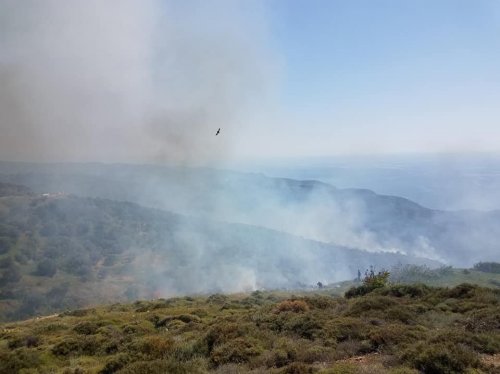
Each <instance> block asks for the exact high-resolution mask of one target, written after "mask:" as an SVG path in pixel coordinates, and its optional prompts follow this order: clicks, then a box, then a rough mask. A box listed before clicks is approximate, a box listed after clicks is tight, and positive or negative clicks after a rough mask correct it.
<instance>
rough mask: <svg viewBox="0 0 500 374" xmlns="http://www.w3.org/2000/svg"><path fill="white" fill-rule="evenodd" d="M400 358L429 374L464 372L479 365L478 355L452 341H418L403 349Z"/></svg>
mask: <svg viewBox="0 0 500 374" xmlns="http://www.w3.org/2000/svg"><path fill="white" fill-rule="evenodd" d="M402 359H403V360H405V361H407V362H408V363H409V364H411V365H412V366H413V367H414V368H415V369H417V370H420V371H422V372H424V373H429V374H434V373H435V374H453V373H464V372H465V371H466V369H468V368H471V367H472V368H477V367H479V366H480V361H479V356H478V354H477V353H475V352H474V351H472V350H471V349H469V348H467V347H465V346H464V345H461V344H454V343H450V342H448V343H419V344H418V345H416V346H415V347H414V348H411V349H409V350H407V351H405V352H404V353H403V355H402Z"/></svg>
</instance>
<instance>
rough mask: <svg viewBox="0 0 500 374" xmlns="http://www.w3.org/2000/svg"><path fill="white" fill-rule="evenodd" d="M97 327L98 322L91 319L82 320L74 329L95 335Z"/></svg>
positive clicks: (77, 331)
mask: <svg viewBox="0 0 500 374" xmlns="http://www.w3.org/2000/svg"><path fill="white" fill-rule="evenodd" d="M97 329H99V326H98V325H97V324H96V323H94V322H90V321H84V322H80V323H79V324H77V325H76V326H75V327H73V331H75V332H76V333H78V334H80V335H93V334H95V333H96V332H97Z"/></svg>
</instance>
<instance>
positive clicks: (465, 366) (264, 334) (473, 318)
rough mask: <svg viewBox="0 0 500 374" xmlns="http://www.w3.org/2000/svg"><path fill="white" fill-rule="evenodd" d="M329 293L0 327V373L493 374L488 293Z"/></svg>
mask: <svg viewBox="0 0 500 374" xmlns="http://www.w3.org/2000/svg"><path fill="white" fill-rule="evenodd" d="M329 292H330V291H329V290H325V291H323V292H322V293H321V294H313V293H304V294H302V295H296V296H293V295H291V294H289V293H288V294H287V293H283V292H282V293H279V294H276V293H269V292H254V293H252V294H240V295H233V296H225V295H221V294H214V295H212V296H210V297H206V298H205V297H203V298H202V297H196V298H192V297H184V298H174V299H167V300H165V299H158V300H153V301H138V302H135V303H133V304H128V305H126V304H114V305H110V306H106V307H96V308H92V309H85V310H73V311H71V312H66V313H63V314H60V315H53V316H48V317H44V318H39V319H32V320H29V321H24V322H16V323H9V324H3V325H0V372H2V373H18V372H24V373H38V372H40V373H49V372H50V373H122V374H125V373H131V374H132V373H133V374H141V373H206V372H218V373H247V372H253V373H269V372H270V373H314V372H317V373H375V374H376V373H415V374H416V373H418V372H423V373H463V372H468V373H490V372H491V373H493V372H498V366H497V367H496V369H495V366H494V365H498V363H499V356H498V354H499V352H500V308H499V302H500V292H499V291H498V290H492V289H487V288H481V287H478V286H472V285H467V284H463V285H460V286H457V287H454V288H451V289H449V288H430V287H427V286H423V285H394V286H390V287H381V288H378V289H376V290H374V291H372V292H370V293H368V294H366V295H363V296H359V297H353V298H350V299H346V298H343V297H335V296H331V295H329Z"/></svg>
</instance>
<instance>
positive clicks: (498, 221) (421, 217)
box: [0, 163, 500, 267]
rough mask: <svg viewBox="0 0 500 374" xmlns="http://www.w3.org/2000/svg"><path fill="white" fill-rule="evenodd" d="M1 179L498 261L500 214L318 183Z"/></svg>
mask: <svg viewBox="0 0 500 374" xmlns="http://www.w3.org/2000/svg"><path fill="white" fill-rule="evenodd" d="M0 180H4V181H7V182H11V183H21V184H24V185H26V186H28V187H30V188H32V189H33V190H34V191H36V192H38V193H44V192H47V191H65V192H67V193H74V194H78V195H81V196H90V197H100V198H109V199H114V200H122V201H130V202H134V203H138V204H140V205H143V206H148V207H154V208H159V209H165V210H169V211H174V212H177V213H182V214H189V215H194V216H199V217H208V218H210V219H218V220H223V221H227V222H238V223H245V224H250V225H257V226H262V227H266V228H270V229H274V230H279V231H283V232H287V233H290V234H292V235H297V236H302V237H304V238H308V239H313V240H318V241H321V242H325V243H334V244H337V245H343V246H348V247H355V248H363V249H367V250H371V251H399V252H402V253H406V254H409V255H413V256H418V257H427V258H432V259H435V260H438V261H442V262H445V263H448V264H450V265H453V266H459V267H470V266H471V265H472V264H473V263H475V262H478V261H482V260H487V261H497V260H498V242H499V241H500V231H499V230H498V227H500V212H499V211H491V212H481V211H457V212H452V211H439V210H433V209H429V208H425V207H422V206H420V205H418V204H416V203H414V202H412V201H410V200H407V199H404V198H400V197H397V196H384V195H378V194H376V193H374V192H372V191H369V190H359V189H337V188H335V187H333V186H331V185H328V184H326V183H321V182H317V181H300V180H293V179H284V178H269V177H266V176H264V175H260V174H244V173H235V172H228V171H222V170H210V169H186V168H167V167H159V166H147V165H136V166H134V165H105V164H16V163H0Z"/></svg>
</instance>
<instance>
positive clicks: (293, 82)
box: [0, 0, 500, 164]
mask: <svg viewBox="0 0 500 374" xmlns="http://www.w3.org/2000/svg"><path fill="white" fill-rule="evenodd" d="M499 44H500V2H498V1H487V0H469V1H462V0H454V1H449V0H440V1H436V0H433V1H427V0H418V1H417V0H413V1H395V0H392V1H389V0H349V1H347V0H345V1H334V0H331V1H327V0H311V1H305V0H300V1H299V0H286V1H285V0H268V1H261V0H255V1H236V0H235V1H229V0H219V1H212V2H209V3H208V2H204V1H199V0H198V1H196V0H188V1H183V2H178V1H170V0H165V1H160V0H145V1H139V0H123V1H118V0H110V1H107V2H100V1H98V0H88V1H87V0H86V1H83V0H68V1H67V2H64V3H61V2H59V1H56V0H44V1H36V0H26V1H23V2H19V1H15V0H0V126H1V127H0V129H1V132H2V137H1V138H0V159H1V160H20V161H33V160H42V161H106V162H147V163H149V162H152V163H169V162H173V163H181V164H200V163H202V164H203V163H205V162H208V163H210V162H214V161H215V162H217V161H218V160H221V159H228V158H230V159H236V160H237V159H253V158H257V159H265V158H272V157H306V156H329V155H337V154H342V155H346V154H347V155H349V154H380V153H383V154H385V153H396V154H397V153H402V152H404V153H408V152H412V153H413V152H445V153H446V152H454V153H455V152H498V151H500V109H499V107H498V103H499V102H500V100H499V99H500V45H499ZM219 127H221V128H222V132H221V135H220V136H218V137H215V136H214V134H215V131H216V130H217V128H219Z"/></svg>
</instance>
